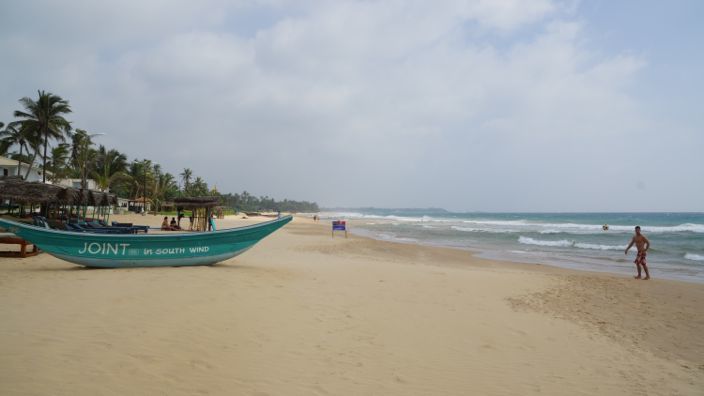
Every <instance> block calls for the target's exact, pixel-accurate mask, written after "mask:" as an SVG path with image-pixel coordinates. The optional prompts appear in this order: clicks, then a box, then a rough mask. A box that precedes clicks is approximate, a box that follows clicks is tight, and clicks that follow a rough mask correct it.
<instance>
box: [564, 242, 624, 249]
mask: <svg viewBox="0 0 704 396" xmlns="http://www.w3.org/2000/svg"><path fill="white" fill-rule="evenodd" d="M574 247H576V248H579V249H593V250H625V249H626V246H625V245H624V246H619V245H597V244H593V243H580V242H577V243H575V244H574Z"/></svg>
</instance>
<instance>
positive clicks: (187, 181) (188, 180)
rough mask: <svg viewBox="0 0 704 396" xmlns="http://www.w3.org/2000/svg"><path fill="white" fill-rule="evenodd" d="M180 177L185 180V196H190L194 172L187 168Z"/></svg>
mask: <svg viewBox="0 0 704 396" xmlns="http://www.w3.org/2000/svg"><path fill="white" fill-rule="evenodd" d="M180 176H181V179H182V180H183V195H186V196H188V190H189V189H190V187H191V177H193V172H192V171H191V170H190V169H189V168H186V169H184V170H183V172H181V174H180Z"/></svg>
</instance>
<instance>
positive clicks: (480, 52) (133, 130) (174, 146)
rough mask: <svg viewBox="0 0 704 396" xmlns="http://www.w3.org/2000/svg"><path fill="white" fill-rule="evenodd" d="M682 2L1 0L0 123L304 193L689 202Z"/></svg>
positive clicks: (686, 35) (630, 205) (698, 126)
mask: <svg viewBox="0 0 704 396" xmlns="http://www.w3.org/2000/svg"><path fill="white" fill-rule="evenodd" d="M702 15H704V2H701V1H698V0H694V1H670V2H663V1H631V0H623V1H616V2H614V1H606V0H603V1H602V0H593V1H574V0H569V1H567V0H565V1H560V0H492V1H490V0H469V1H460V0H447V1H439V2H429V1H415V0H406V1H362V0H360V1H322V0H321V1H290V2H289V1H280V0H261V1H257V0H247V1H218V0H213V1H199V2H193V1H186V0H152V1H149V2H143V1H132V0H126V1H119V2H115V1H89V0H85V1H74V0H64V1H31V0H27V1H7V2H2V4H0V121H3V122H5V123H7V122H9V121H11V120H12V113H13V111H14V110H17V109H19V108H20V105H19V102H18V99H20V98H21V97H24V96H29V97H32V98H34V97H36V95H37V94H36V92H37V90H40V89H41V90H45V91H48V92H52V93H54V94H57V95H59V96H61V97H63V98H65V99H67V100H69V102H70V104H71V106H72V108H73V113H72V114H70V116H69V117H68V118H69V120H70V121H71V122H72V124H73V127H74V128H80V129H85V130H88V131H89V132H90V133H102V134H105V135H103V136H98V137H96V138H95V141H96V142H97V143H99V144H104V145H106V146H107V147H110V148H116V149H118V150H120V151H122V152H124V153H126V154H127V155H128V157H129V158H130V159H141V158H148V159H151V160H153V161H154V162H157V163H159V164H161V166H162V168H163V169H165V170H166V171H169V172H171V173H172V174H175V175H177V174H179V173H181V171H182V170H183V169H184V168H190V169H192V170H193V173H194V175H196V176H201V177H203V178H204V179H205V180H206V181H207V182H208V183H209V185H210V186H216V187H217V189H218V190H219V191H220V192H241V191H243V190H247V191H248V192H250V193H253V194H255V195H269V196H272V197H275V198H278V199H283V198H289V199H301V200H311V201H316V202H318V203H319V204H320V205H322V206H326V207H362V206H374V207H395V208H400V207H404V208H409V207H442V208H446V209H449V210H454V211H537V212H545V211H548V212H556V211H560V212H564V211H704V155H703V154H704V131H703V128H702V127H703V126H704V111H702V107H701V104H702V103H704V77H703V76H704V73H702V70H704V51H702V50H701V43H702V42H704V25H702V24H701V23H700V22H701V21H700V19H701V16H702Z"/></svg>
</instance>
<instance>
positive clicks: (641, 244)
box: [625, 226, 650, 280]
mask: <svg viewBox="0 0 704 396" xmlns="http://www.w3.org/2000/svg"><path fill="white" fill-rule="evenodd" d="M633 244H635V245H636V249H638V253H637V254H636V260H635V261H634V263H635V264H636V269H638V275H637V276H634V278H636V279H643V280H648V279H650V273H648V265H647V264H646V263H645V256H646V252H647V251H648V249H650V241H649V240H648V238H646V237H645V235H643V234H641V233H640V226H636V235H634V236H633V239H631V243H629V244H628V247H627V248H626V252H625V254H628V250H629V249H630V248H631V247H632V246H633ZM641 267H643V269H644V270H645V278H641V275H640V268H641Z"/></svg>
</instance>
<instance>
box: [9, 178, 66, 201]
mask: <svg viewBox="0 0 704 396" xmlns="http://www.w3.org/2000/svg"><path fill="white" fill-rule="evenodd" d="M0 198H1V199H11V200H13V201H16V202H22V203H49V202H59V203H70V202H73V200H75V199H76V190H73V189H69V188H66V187H61V186H55V185H53V184H45V183H40V182H27V181H24V180H22V179H21V178H19V177H4V178H0Z"/></svg>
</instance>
